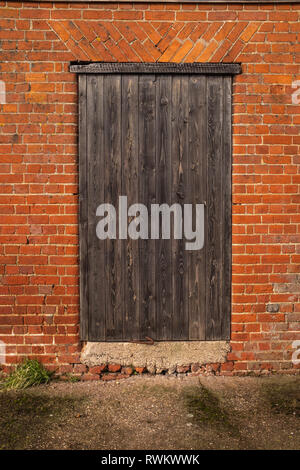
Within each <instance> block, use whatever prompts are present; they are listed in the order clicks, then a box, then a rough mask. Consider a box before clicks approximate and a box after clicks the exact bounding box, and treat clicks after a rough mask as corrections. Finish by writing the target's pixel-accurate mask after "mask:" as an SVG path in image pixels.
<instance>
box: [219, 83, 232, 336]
mask: <svg viewBox="0 0 300 470" xmlns="http://www.w3.org/2000/svg"><path fill="white" fill-rule="evenodd" d="M231 88H232V79H231V77H223V90H224V94H223V100H224V101H223V132H222V133H223V158H222V181H223V198H222V212H223V222H224V225H223V247H222V266H223V285H222V300H223V305H222V312H221V314H222V317H221V338H222V339H230V323H231V315H230V314H231V269H232V268H231V266H232V260H231V255H232V253H231V252H232V219H231V212H232V196H231V194H232V191H231V178H232V163H231V158H232V157H231V154H232V148H231V120H232V118H231V116H232V109H231V107H232V105H231V96H232V90H231Z"/></svg>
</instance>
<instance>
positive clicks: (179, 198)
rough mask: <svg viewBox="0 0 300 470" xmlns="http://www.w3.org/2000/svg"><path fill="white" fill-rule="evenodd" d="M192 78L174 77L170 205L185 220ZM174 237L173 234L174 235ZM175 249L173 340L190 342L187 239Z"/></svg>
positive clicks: (172, 244) (173, 243) (173, 247)
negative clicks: (190, 81) (188, 340)
mask: <svg viewBox="0 0 300 470" xmlns="http://www.w3.org/2000/svg"><path fill="white" fill-rule="evenodd" d="M188 86H189V77H188V76H182V75H174V76H173V77H172V116H171V123H172V136H171V159H172V162H171V166H172V189H171V203H172V204H173V203H176V204H180V206H181V210H182V216H183V210H184V204H185V203H188V202H189V201H188V198H187V197H188V181H187V170H188V158H189V155H188V107H189V101H188V94H189V89H188ZM182 228H183V227H182ZM172 233H174V232H172ZM171 249H172V273H171V276H172V339H174V340H187V339H188V319H189V312H188V309H189V303H188V287H189V286H188V266H187V262H188V252H187V251H186V250H185V240H184V238H182V239H180V240H175V239H174V238H172V241H171Z"/></svg>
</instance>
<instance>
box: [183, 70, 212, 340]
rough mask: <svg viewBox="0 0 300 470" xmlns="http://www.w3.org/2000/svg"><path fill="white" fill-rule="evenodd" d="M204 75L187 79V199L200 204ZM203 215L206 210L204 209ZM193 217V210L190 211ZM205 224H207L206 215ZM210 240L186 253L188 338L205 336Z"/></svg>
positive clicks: (203, 175)
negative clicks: (206, 259)
mask: <svg viewBox="0 0 300 470" xmlns="http://www.w3.org/2000/svg"><path fill="white" fill-rule="evenodd" d="M206 80H207V79H206V77H205V76H196V77H195V76H190V78H189V96H188V102H189V149H188V159H189V168H188V170H189V171H188V183H187V188H188V202H189V203H192V204H193V205H194V204H203V203H205V202H206V194H207V182H206V173H207V161H206V152H207V115H206ZM205 216H206V211H205ZM193 217H195V211H194V212H193ZM204 227H207V219H206V217H205V220H204ZM209 243H210V241H209V240H208V239H207V237H205V239H204V247H203V248H202V249H201V250H197V251H196V250H195V251H189V252H188V255H187V256H188V267H189V285H188V292H189V294H188V309H189V339H191V340H197V339H198V340H204V339H205V323H206V288H207V285H206V271H205V267H206V266H205V255H206V250H207V245H208V244H209Z"/></svg>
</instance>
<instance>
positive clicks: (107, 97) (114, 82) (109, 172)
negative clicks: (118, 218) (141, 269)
mask: <svg viewBox="0 0 300 470" xmlns="http://www.w3.org/2000/svg"><path fill="white" fill-rule="evenodd" d="M103 94H104V116H105V128H104V149H105V154H104V158H105V176H104V185H105V189H104V196H105V202H106V203H110V204H112V205H113V206H114V207H115V208H116V209H117V208H118V203H119V195H120V183H121V167H122V160H121V159H122V155H121V77H120V75H106V76H105V77H104V87H103ZM117 236H118V234H117ZM122 242H123V241H122V240H120V239H119V238H116V239H115V240H113V239H110V238H107V239H106V240H105V273H106V286H105V287H106V289H107V291H106V339H107V340H111V341H114V340H120V339H122V338H123V310H122V309H123V282H122V263H123V259H122Z"/></svg>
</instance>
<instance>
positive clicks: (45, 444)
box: [0, 376, 300, 450]
mask: <svg viewBox="0 0 300 470" xmlns="http://www.w3.org/2000/svg"><path fill="white" fill-rule="evenodd" d="M299 447H300V377H299V376H298V377H277V376H274V377H265V378H252V377H246V378H237V377H235V378H232V377H201V378H200V379H199V378H196V377H183V378H176V377H168V376H154V377H149V376H141V377H131V378H130V379H127V380H123V381H121V382H120V383H117V382H110V383H102V382H85V383H84V382H83V383H64V382H54V383H52V384H50V385H48V386H39V387H36V388H34V389H30V390H27V391H23V392H0V449H24V448H27V449H122V450H125V449H168V450H169V449H183V450H186V449H197V450H198V449H299Z"/></svg>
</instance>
